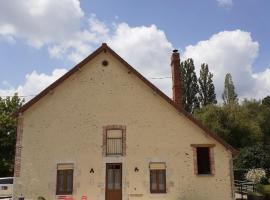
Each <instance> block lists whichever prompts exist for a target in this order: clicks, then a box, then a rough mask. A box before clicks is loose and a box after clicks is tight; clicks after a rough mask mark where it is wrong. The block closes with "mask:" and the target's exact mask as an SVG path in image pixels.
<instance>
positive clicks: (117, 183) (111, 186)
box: [105, 163, 122, 200]
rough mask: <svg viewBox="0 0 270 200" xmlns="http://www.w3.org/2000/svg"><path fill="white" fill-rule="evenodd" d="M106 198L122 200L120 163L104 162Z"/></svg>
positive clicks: (107, 199)
mask: <svg viewBox="0 0 270 200" xmlns="http://www.w3.org/2000/svg"><path fill="white" fill-rule="evenodd" d="M105 196H106V200H122V164H121V163H107V164H106V194H105Z"/></svg>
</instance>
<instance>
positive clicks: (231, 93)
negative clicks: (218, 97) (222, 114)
mask: <svg viewBox="0 0 270 200" xmlns="http://www.w3.org/2000/svg"><path fill="white" fill-rule="evenodd" d="M222 99H223V102H224V104H225V105H226V104H237V103H238V99H237V94H236V92H235V87H234V84H233V80H232V75H231V74H230V73H228V74H226V76H225V81H224V91H223V94H222Z"/></svg>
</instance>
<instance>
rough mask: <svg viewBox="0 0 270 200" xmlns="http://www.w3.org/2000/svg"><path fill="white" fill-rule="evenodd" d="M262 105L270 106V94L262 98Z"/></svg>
mask: <svg viewBox="0 0 270 200" xmlns="http://www.w3.org/2000/svg"><path fill="white" fill-rule="evenodd" d="M262 105H265V106H268V107H270V96H267V97H265V98H264V99H263V100H262Z"/></svg>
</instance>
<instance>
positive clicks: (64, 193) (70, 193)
mask: <svg viewBox="0 0 270 200" xmlns="http://www.w3.org/2000/svg"><path fill="white" fill-rule="evenodd" d="M60 171H72V173H71V174H72V176H71V177H72V179H71V182H72V183H71V184H72V188H71V191H69V190H68V188H67V187H68V186H67V181H66V183H64V185H65V191H60V186H59V185H60V184H59V181H60V177H59V176H60V173H59V172H60ZM65 176H66V178H65V179H67V177H68V174H65ZM73 181H74V169H57V173H56V195H72V194H73V189H74V188H73V187H74V185H73V183H74V182H73Z"/></svg>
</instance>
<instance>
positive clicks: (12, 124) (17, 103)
mask: <svg viewBox="0 0 270 200" xmlns="http://www.w3.org/2000/svg"><path fill="white" fill-rule="evenodd" d="M22 103H23V100H21V99H20V98H19V97H18V96H17V94H15V95H14V96H13V97H8V98H5V99H3V98H1V97H0V177H3V176H12V175H13V163H14V155H15V145H16V118H14V117H12V116H11V114H12V113H13V112H15V111H17V110H18V109H19V108H20V107H21V105H22Z"/></svg>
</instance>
